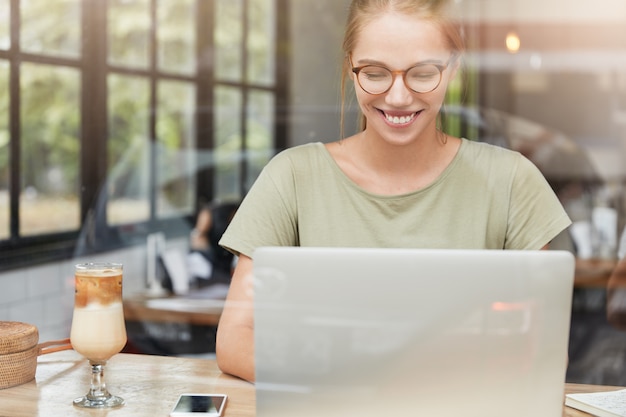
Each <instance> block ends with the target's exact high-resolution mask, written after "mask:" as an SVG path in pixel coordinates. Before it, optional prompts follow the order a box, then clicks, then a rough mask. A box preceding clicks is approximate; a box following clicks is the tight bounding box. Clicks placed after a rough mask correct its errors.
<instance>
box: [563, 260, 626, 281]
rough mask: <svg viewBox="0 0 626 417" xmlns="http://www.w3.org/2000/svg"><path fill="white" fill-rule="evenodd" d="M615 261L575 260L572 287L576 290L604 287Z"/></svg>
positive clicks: (615, 263)
mask: <svg viewBox="0 0 626 417" xmlns="http://www.w3.org/2000/svg"><path fill="white" fill-rule="evenodd" d="M615 265H617V261H616V260H611V259H576V273H575V276H574V286H575V287H577V288H593V287H596V288H597V287H606V284H607V283H608V281H609V277H610V276H611V273H612V272H613V269H614V268H615Z"/></svg>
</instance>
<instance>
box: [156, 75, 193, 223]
mask: <svg viewBox="0 0 626 417" xmlns="http://www.w3.org/2000/svg"><path fill="white" fill-rule="evenodd" d="M158 91H159V98H158V109H159V113H158V114H157V125H156V133H157V154H158V158H157V170H156V181H157V184H158V186H157V189H158V193H157V196H156V197H157V215H158V216H159V217H168V216H172V215H191V214H194V203H195V201H194V193H195V191H196V186H195V185H196V181H195V174H196V163H195V158H194V153H193V150H194V149H195V148H196V141H195V137H196V135H195V126H194V107H195V100H196V89H195V87H194V86H193V85H192V84H191V83H186V82H181V81H163V82H161V83H160V84H159V90H158Z"/></svg>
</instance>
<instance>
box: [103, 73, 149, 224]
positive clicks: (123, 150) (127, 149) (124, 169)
mask: <svg viewBox="0 0 626 417" xmlns="http://www.w3.org/2000/svg"><path fill="white" fill-rule="evenodd" d="M108 90H109V94H108V112H109V121H108V125H109V138H108V144H107V149H108V158H109V161H108V164H109V174H108V180H109V182H108V192H109V200H108V206H107V221H108V223H109V224H111V225H115V224H127V223H132V222H141V221H146V220H148V219H149V217H150V198H149V192H150V191H149V190H150V164H149V160H150V147H149V137H150V134H149V130H148V126H149V112H148V109H149V104H150V102H149V97H150V86H149V83H148V80H146V79H144V78H139V77H130V76H123V75H116V74H111V75H109V78H108Z"/></svg>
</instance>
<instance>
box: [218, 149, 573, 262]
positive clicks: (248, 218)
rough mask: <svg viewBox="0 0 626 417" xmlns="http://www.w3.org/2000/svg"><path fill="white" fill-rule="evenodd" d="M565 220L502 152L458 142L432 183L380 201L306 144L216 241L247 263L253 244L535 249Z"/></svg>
mask: <svg viewBox="0 0 626 417" xmlns="http://www.w3.org/2000/svg"><path fill="white" fill-rule="evenodd" d="M569 224H570V220H569V218H568V216H567V214H566V213H565V211H564V209H563V207H562V206H561V204H560V202H559V200H558V198H557V197H556V195H555V194H554V192H553V191H552V189H551V188H550V186H549V185H548V183H547V181H546V180H545V178H544V177H543V175H542V174H541V173H540V172H539V170H538V169H537V168H536V167H535V166H534V165H533V164H532V163H531V162H530V161H529V160H528V159H526V158H525V157H523V156H522V155H521V154H519V153H517V152H514V151H511V150H507V149H504V148H501V147H497V146H494V145H489V144H486V143H479V142H472V141H469V140H463V141H462V143H461V147H460V148H459V151H458V152H457V155H456V156H455V158H454V159H453V161H452V162H451V163H450V165H449V166H448V167H447V168H446V169H445V170H444V172H443V173H442V174H441V175H440V176H439V178H437V179H436V180H435V181H434V182H433V183H431V184H430V185H428V186H427V187H425V188H422V189H420V190H418V191H415V192H411V193H408V194H402V195H393V196H388V195H377V194H373V193H370V192H367V191H365V190H364V189H362V188H361V187H359V186H358V185H356V184H355V183H354V182H353V181H352V180H350V179H349V178H348V177H347V176H346V175H345V174H344V173H343V171H341V169H340V168H339V166H338V165H337V163H336V162H335V161H334V159H333V158H332V156H331V155H330V154H329V153H328V151H327V150H326V148H325V146H324V145H323V144H322V143H310V144H306V145H301V146H297V147H293V148H289V149H287V150H285V151H283V152H281V153H279V154H278V155H276V156H275V157H274V158H273V159H272V160H271V161H270V162H269V163H268V164H267V166H266V167H265V168H264V169H263V171H262V172H261V174H260V175H259V178H258V179H257V181H256V182H255V184H254V185H253V187H252V188H251V190H250V192H249V193H248V194H247V195H246V197H245V198H244V201H243V202H242V204H241V206H240V208H239V210H238V211H237V214H236V215H235V217H234V218H233V220H232V222H231V224H230V226H229V227H228V229H227V230H226V232H225V233H224V235H223V236H222V239H221V240H220V244H221V245H222V246H224V247H225V248H227V249H229V250H231V251H233V252H235V253H237V254H238V253H242V254H244V255H247V256H250V257H252V254H253V252H254V250H255V249H256V248H258V247H260V246H325V247H329V246H330V247H397V248H448V249H540V248H541V247H543V246H544V245H546V244H547V243H549V242H550V240H552V239H553V238H554V237H555V236H556V235H557V234H559V233H560V232H561V231H562V230H564V229H565V228H566V227H568V226H569Z"/></svg>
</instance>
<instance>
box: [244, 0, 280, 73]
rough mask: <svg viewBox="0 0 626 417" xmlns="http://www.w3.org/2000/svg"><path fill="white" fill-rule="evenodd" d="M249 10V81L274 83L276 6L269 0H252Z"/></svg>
mask: <svg viewBox="0 0 626 417" xmlns="http://www.w3.org/2000/svg"><path fill="white" fill-rule="evenodd" d="M248 10H249V11H248V21H249V30H248V41H247V44H248V45H247V54H248V68H247V77H248V81H249V82H250V83H256V84H262V85H272V84H273V83H274V74H275V65H274V62H275V61H274V57H275V48H274V44H275V42H274V38H275V36H276V31H275V29H274V26H275V25H274V22H275V21H276V16H275V8H274V6H273V5H272V3H271V2H268V1H267V0H250V5H249V9H248Z"/></svg>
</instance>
